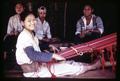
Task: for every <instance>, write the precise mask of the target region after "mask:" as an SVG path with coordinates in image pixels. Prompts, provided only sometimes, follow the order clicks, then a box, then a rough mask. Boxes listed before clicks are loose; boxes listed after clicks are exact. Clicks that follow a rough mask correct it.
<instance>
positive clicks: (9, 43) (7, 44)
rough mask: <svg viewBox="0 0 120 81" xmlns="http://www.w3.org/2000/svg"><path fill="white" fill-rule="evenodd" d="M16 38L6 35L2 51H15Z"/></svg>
mask: <svg viewBox="0 0 120 81" xmlns="http://www.w3.org/2000/svg"><path fill="white" fill-rule="evenodd" d="M17 37H18V36H10V35H8V36H7V37H6V38H5V40H4V41H3V46H4V51H6V52H10V51H11V50H12V49H13V50H15V48H16V42H17Z"/></svg>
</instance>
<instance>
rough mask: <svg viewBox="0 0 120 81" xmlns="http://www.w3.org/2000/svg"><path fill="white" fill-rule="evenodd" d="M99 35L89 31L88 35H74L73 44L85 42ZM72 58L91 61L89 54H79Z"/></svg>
mask: <svg viewBox="0 0 120 81" xmlns="http://www.w3.org/2000/svg"><path fill="white" fill-rule="evenodd" d="M99 37H100V34H99V33H95V32H93V33H91V34H90V35H86V36H85V37H84V38H80V37H79V36H75V41H74V43H75V44H81V43H85V42H88V41H91V40H94V39H97V38H99ZM74 60H76V61H80V62H86V63H90V62H91V54H84V55H83V56H79V57H76V58H74Z"/></svg>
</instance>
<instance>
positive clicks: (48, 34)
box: [47, 24, 52, 39]
mask: <svg viewBox="0 0 120 81" xmlns="http://www.w3.org/2000/svg"><path fill="white" fill-rule="evenodd" d="M47 37H48V38H49V39H51V37H52V36H51V32H50V25H49V24H48V26H47Z"/></svg>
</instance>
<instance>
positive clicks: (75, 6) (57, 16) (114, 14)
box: [0, 0, 118, 41]
mask: <svg viewBox="0 0 120 81" xmlns="http://www.w3.org/2000/svg"><path fill="white" fill-rule="evenodd" d="M18 1H22V2H23V3H24V4H27V2H28V1H32V5H33V11H34V13H35V15H36V16H37V8H38V7H39V6H41V5H44V6H46V7H47V18H46V20H47V21H48V22H49V24H50V27H51V32H52V35H53V36H57V37H59V38H60V39H63V40H64V39H65V40H69V41H71V40H72V39H73V37H74V34H75V30H76V23H77V20H78V19H79V18H80V17H81V16H82V15H83V14H82V8H83V6H84V4H86V3H89V4H91V5H92V6H93V8H94V13H95V14H96V15H98V16H100V17H101V18H102V20H103V24H104V28H105V31H104V34H103V35H106V34H110V33H112V32H116V30H117V26H118V25H117V24H118V19H117V18H118V5H117V2H116V1H114V0H104V1H102V0H4V1H3V2H2V3H1V4H2V12H1V13H2V26H1V32H0V33H1V39H3V37H4V35H5V34H6V31H7V24H8V20H9V17H10V16H12V15H14V14H15V11H14V6H15V3H16V2H18ZM65 3H67V8H66V17H64V10H65ZM64 18H66V20H65V19H64ZM64 24H65V25H64Z"/></svg>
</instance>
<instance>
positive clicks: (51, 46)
mask: <svg viewBox="0 0 120 81" xmlns="http://www.w3.org/2000/svg"><path fill="white" fill-rule="evenodd" d="M49 47H50V48H52V50H53V51H54V53H56V52H59V50H58V49H57V48H56V47H55V46H53V45H49Z"/></svg>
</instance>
